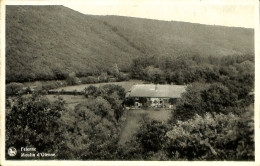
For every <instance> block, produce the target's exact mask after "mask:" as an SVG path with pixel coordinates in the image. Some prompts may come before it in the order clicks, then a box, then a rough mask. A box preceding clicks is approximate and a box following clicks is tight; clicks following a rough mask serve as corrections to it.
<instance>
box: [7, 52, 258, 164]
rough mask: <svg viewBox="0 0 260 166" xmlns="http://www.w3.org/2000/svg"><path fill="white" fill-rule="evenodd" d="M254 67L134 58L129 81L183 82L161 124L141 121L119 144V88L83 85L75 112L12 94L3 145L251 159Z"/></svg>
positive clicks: (77, 153)
mask: <svg viewBox="0 0 260 166" xmlns="http://www.w3.org/2000/svg"><path fill="white" fill-rule="evenodd" d="M253 64H254V58H253V57H252V56H250V55H244V56H227V57H219V58H213V57H200V56H194V55H193V56H183V57H179V58H170V57H165V59H163V58H162V59H160V58H159V59H158V58H156V57H146V58H138V59H136V60H134V61H133V64H132V66H133V67H132V69H131V76H132V77H133V78H138V79H141V78H142V79H144V80H146V81H148V82H153V83H158V82H157V81H159V80H160V81H162V83H175V84H188V87H187V89H186V92H185V93H184V94H183V95H182V97H181V99H180V101H178V102H177V104H176V108H175V110H173V111H172V115H171V117H170V119H169V121H168V122H159V121H154V120H151V119H144V121H143V124H142V126H141V127H140V128H139V130H138V131H137V132H136V134H134V135H133V136H132V138H131V139H130V141H128V142H126V143H125V144H123V145H122V144H119V143H118V141H119V138H120V131H121V130H122V122H123V121H122V119H123V118H125V116H126V111H125V109H124V104H125V102H124V97H125V90H124V89H123V88H122V87H121V86H118V85H106V86H103V87H99V88H97V87H94V86H89V87H88V88H85V89H84V95H85V97H86V101H85V102H83V103H80V104H78V105H77V106H76V107H75V108H74V109H70V108H67V107H66V106H65V102H64V100H63V99H62V98H59V99H58V100H57V101H53V102H51V101H49V100H48V99H47V98H46V97H45V96H44V95H41V94H38V93H37V92H34V93H33V94H32V95H31V96H30V95H29V96H26V95H25V96H19V95H18V96H16V97H15V98H16V99H15V100H14V103H12V104H10V105H9V106H8V107H7V113H6V149H8V148H9V147H10V146H13V147H21V146H33V147H36V148H37V150H39V151H45V152H52V153H53V152H55V153H56V154H57V156H55V157H54V158H53V159H82V160H254V157H255V156H254V120H253V119H254V110H253V108H252V107H253V103H254V96H253V95H252V93H251V91H253V90H254V65H253ZM175 76H176V77H175ZM177 76H179V77H177ZM159 83H161V82H159ZM7 157H8V158H10V159H13V158H11V157H9V156H7Z"/></svg>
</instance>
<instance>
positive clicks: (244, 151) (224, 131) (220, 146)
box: [165, 110, 254, 160]
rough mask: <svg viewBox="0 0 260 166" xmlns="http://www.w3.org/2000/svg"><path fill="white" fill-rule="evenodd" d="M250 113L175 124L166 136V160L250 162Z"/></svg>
mask: <svg viewBox="0 0 260 166" xmlns="http://www.w3.org/2000/svg"><path fill="white" fill-rule="evenodd" d="M252 115H253V111H249V110H245V112H244V113H243V114H242V115H241V117H240V116H238V115H235V114H232V113H229V114H227V115H224V114H216V113H214V114H211V113H206V114H205V116H203V117H202V116H199V115H196V116H194V118H192V119H190V120H187V121H178V123H177V124H176V125H174V126H173V127H172V129H170V130H169V131H168V132H167V134H166V136H167V141H166V146H165V150H166V151H167V155H168V157H170V158H175V157H177V158H178V159H181V160H254V124H253V118H252V117H253V116H252Z"/></svg>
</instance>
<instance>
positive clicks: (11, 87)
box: [6, 82, 23, 96]
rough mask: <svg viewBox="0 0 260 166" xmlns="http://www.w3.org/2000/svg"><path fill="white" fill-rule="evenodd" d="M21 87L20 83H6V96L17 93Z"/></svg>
mask: <svg viewBox="0 0 260 166" xmlns="http://www.w3.org/2000/svg"><path fill="white" fill-rule="evenodd" d="M22 88H23V84H22V83H17V82H12V83H10V84H7V85H6V96H14V95H17V94H18V93H19V91H21V90H22Z"/></svg>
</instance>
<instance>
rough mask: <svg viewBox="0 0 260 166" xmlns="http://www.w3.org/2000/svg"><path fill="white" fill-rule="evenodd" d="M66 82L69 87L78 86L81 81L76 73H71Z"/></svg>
mask: <svg viewBox="0 0 260 166" xmlns="http://www.w3.org/2000/svg"><path fill="white" fill-rule="evenodd" d="M66 82H67V84H68V85H76V84H78V83H79V79H78V78H77V77H76V74H75V73H70V74H68V76H67V78H66Z"/></svg>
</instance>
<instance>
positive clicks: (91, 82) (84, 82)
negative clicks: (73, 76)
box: [81, 76, 98, 84]
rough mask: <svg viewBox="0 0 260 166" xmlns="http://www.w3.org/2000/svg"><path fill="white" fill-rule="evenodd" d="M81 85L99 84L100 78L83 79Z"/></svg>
mask: <svg viewBox="0 0 260 166" xmlns="http://www.w3.org/2000/svg"><path fill="white" fill-rule="evenodd" d="M81 83H82V84H94V83H98V78H97V77H94V76H88V77H83V78H81Z"/></svg>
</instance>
